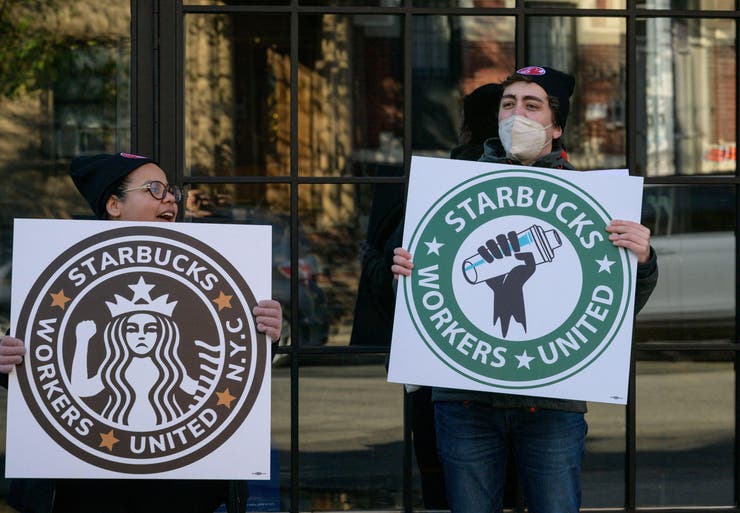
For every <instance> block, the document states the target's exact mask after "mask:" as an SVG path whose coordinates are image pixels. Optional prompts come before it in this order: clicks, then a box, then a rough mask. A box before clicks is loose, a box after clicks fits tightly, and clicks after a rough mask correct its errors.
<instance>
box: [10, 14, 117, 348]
mask: <svg viewBox="0 0 740 513" xmlns="http://www.w3.org/2000/svg"><path fill="white" fill-rule="evenodd" d="M88 4H89V5H85V6H84V7H80V5H81V4H80V3H79V2H4V3H3V5H2V7H1V8H0V22H1V24H2V28H0V48H2V55H3V57H2V59H3V62H2V66H0V67H1V68H2V72H0V75H1V76H2V78H1V79H0V147H1V148H2V151H0V184H2V190H3V194H2V195H0V334H4V333H5V328H6V327H7V324H8V319H9V312H10V288H11V286H10V284H11V275H12V270H11V258H12V248H13V244H12V240H13V219H14V218H18V217H32V218H60V219H69V218H75V217H83V218H84V217H86V218H92V217H94V216H93V214H92V211H91V210H90V207H89V206H88V205H87V203H86V202H85V200H84V198H83V197H82V196H81V195H80V194H79V192H77V190H76V189H75V187H74V185H73V184H72V181H71V180H70V179H69V178H68V176H67V173H68V171H69V162H70V160H71V158H73V157H75V156H77V155H85V154H96V153H105V152H114V151H122V150H128V149H130V146H131V138H130V132H131V98H130V75H131V73H130V71H131V62H130V54H131V36H130V23H131V13H130V4H129V3H128V2H105V3H103V4H95V5H93V4H92V3H88ZM101 20H103V22H101Z"/></svg>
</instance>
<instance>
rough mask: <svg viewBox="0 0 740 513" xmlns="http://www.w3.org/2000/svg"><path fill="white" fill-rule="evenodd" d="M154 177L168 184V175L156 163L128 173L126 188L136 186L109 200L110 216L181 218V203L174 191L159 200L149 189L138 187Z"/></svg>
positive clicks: (120, 218)
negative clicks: (176, 200) (179, 212)
mask: <svg viewBox="0 0 740 513" xmlns="http://www.w3.org/2000/svg"><path fill="white" fill-rule="evenodd" d="M154 180H158V181H160V182H162V183H163V184H165V185H167V176H166V175H165V174H164V171H162V169H161V168H160V167H159V166H157V165H156V164H152V163H149V164H144V165H143V166H141V167H139V168H136V169H134V170H133V171H131V173H129V174H128V177H127V180H126V181H127V183H126V186H125V187H126V189H133V190H130V191H128V192H126V194H125V195H124V197H123V198H119V197H118V196H115V195H113V196H111V197H110V198H108V201H107V202H106V208H107V209H108V217H109V218H110V219H113V220H116V221H163V222H173V221H174V220H175V218H176V217H177V203H176V202H175V197H174V196H173V195H172V194H171V193H169V192H168V193H167V195H166V196H165V197H164V199H161V200H158V199H156V198H155V197H154V196H152V195H151V194H150V193H149V191H148V190H147V189H136V188H137V187H141V186H145V185H147V184H149V183H151V182H152V181H154Z"/></svg>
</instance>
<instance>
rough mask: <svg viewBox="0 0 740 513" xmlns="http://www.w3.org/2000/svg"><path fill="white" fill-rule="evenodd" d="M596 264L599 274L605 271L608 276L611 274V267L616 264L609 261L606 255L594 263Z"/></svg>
mask: <svg viewBox="0 0 740 513" xmlns="http://www.w3.org/2000/svg"><path fill="white" fill-rule="evenodd" d="M596 263H597V264H599V272H601V271H606V272H608V273H609V274H611V273H612V266H613V265H614V264H615V263H616V262H613V261H611V260H609V259H608V258H607V257H606V255H604V258H602V259H601V260H597V261H596Z"/></svg>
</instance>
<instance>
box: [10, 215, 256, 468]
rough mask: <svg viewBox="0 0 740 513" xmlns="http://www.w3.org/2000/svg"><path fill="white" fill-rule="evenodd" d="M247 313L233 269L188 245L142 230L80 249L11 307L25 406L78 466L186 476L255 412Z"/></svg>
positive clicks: (245, 295) (245, 288) (96, 239)
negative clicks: (20, 343)
mask: <svg viewBox="0 0 740 513" xmlns="http://www.w3.org/2000/svg"><path fill="white" fill-rule="evenodd" d="M255 305H256V300H255V298H254V295H253V294H252V292H251V290H250V288H249V285H248V284H247V283H246V282H245V281H244V280H243V278H242V277H241V275H240V274H239V273H238V272H237V271H236V269H234V267H233V266H232V265H231V264H230V263H229V262H228V261H226V259H224V258H223V257H222V256H221V255H219V254H218V253H217V252H216V251H214V250H213V249H212V248H210V247H209V246H207V245H206V244H204V243H202V242H200V241H199V240H197V239H194V238H193V237H190V236H187V235H184V234H182V233H179V232H176V231H172V230H168V229H163V228H155V227H146V226H142V227H125V228H119V229H113V230H109V231H106V232H104V233H101V234H98V235H95V236H93V237H89V238H87V239H85V240H83V241H81V242H79V243H77V244H75V245H74V246H72V247H71V248H69V249H68V250H67V251H65V252H64V253H63V254H62V255H60V256H59V257H58V258H56V259H55V260H54V261H53V262H52V263H51V264H50V265H49V266H48V267H47V268H46V269H45V270H44V271H43V272H42V273H41V276H40V277H39V278H38V280H36V282H35V283H34V285H33V287H32V289H31V292H30V293H29V294H28V296H27V297H26V300H25V302H24V304H23V308H22V311H21V314H20V321H19V325H18V333H19V335H20V336H21V337H22V338H23V339H24V340H25V342H26V345H27V350H28V352H27V358H26V364H25V365H24V367H23V371H22V372H19V373H18V381H19V383H20V387H21V390H22V392H23V396H24V398H25V401H26V403H27V404H28V406H29V408H30V409H31V411H32V412H33V415H34V417H35V418H36V419H37V420H38V422H39V423H40V424H41V425H42V426H43V427H44V429H45V431H46V432H47V433H48V434H49V435H50V436H51V437H52V438H53V439H54V440H55V441H56V442H57V443H58V444H59V445H60V446H62V447H64V448H65V449H66V450H67V451H69V452H70V453H72V454H73V455H75V456H77V457H78V458H80V459H82V460H83V461H86V462H88V463H90V464H93V465H96V466H98V467H102V468H105V469H109V470H113V471H117V472H124V473H137V474H145V473H155V472H164V471H168V470H173V469H176V468H180V467H183V466H186V465H189V464H191V463H193V462H195V461H197V460H199V459H200V458H202V457H203V456H205V455H206V454H208V453H210V452H212V451H213V450H214V449H215V448H217V447H219V446H220V445H221V444H222V443H224V442H225V441H226V440H227V439H228V438H229V437H230V436H231V435H232V434H233V433H234V431H235V430H236V429H237V428H238V427H239V426H240V425H241V424H242V422H243V421H244V420H245V418H246V417H247V416H248V414H249V412H250V411H251V409H252V407H253V406H254V403H255V401H256V399H257V396H258V393H259V390H260V388H261V386H262V382H263V380H264V376H265V369H266V365H267V360H268V348H267V342H266V339H265V337H264V335H262V334H261V333H259V332H257V330H256V325H255V321H254V318H253V315H252V309H253V307H254V306H255Z"/></svg>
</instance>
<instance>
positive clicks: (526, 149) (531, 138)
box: [498, 115, 552, 164]
mask: <svg viewBox="0 0 740 513" xmlns="http://www.w3.org/2000/svg"><path fill="white" fill-rule="evenodd" d="M551 126H552V123H550V124H549V125H547V126H542V125H540V124H539V123H538V122H537V121H534V120H532V119H529V118H525V117H524V116H516V115H514V116H510V117H508V118H506V119H505V120H503V121H502V122H501V123H499V125H498V136H499V138H500V139H501V145H502V146H503V147H504V150H506V154H507V155H510V156H512V157H514V158H515V159H517V160H519V161H520V162H523V163H525V164H526V163H529V162H532V161H533V160H535V159H536V158H537V157H538V156H539V155H540V153H541V152H542V149H543V148H544V147H545V145H546V144H547V143H548V142H549V141H548V138H547V132H546V130H547V129H548V128H549V127H551Z"/></svg>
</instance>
